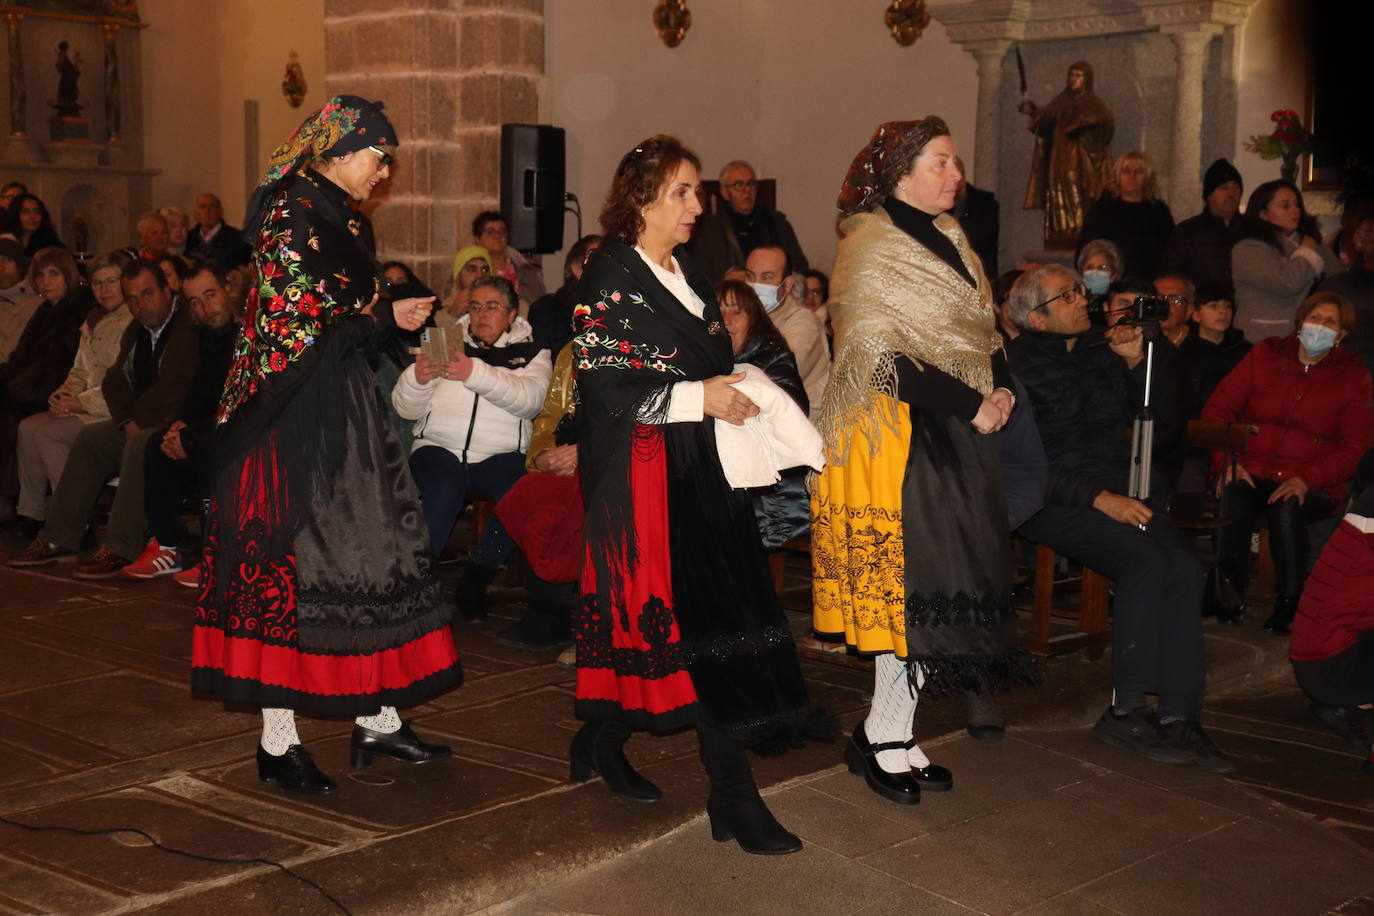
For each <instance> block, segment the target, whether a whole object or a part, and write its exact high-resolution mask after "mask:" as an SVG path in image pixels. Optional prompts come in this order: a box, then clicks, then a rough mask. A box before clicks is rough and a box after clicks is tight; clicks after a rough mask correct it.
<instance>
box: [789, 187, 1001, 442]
mask: <svg viewBox="0 0 1374 916" xmlns="http://www.w3.org/2000/svg"><path fill="white" fill-rule="evenodd" d="M935 227H936V228H937V229H939V230H940V231H941V232H943V233H944V234H945V235H946V236H948V237H949V238H950V240H951V241H953V242H954V245H955V248H957V249H958V251H959V256H960V257H961V258H962V259H963V261H964V264H965V266H967V267H968V269H969V273H971V274H972V275H973V277H974V279H975V280H977V281H978V288H977V289H974V288H973V287H971V286H969V284H968V281H967V280H965V279H964V278H963V277H961V276H960V275H959V274H958V272H957V271H955V270H954V268H952V267H950V266H949V265H948V264H946V263H945V262H944V261H942V260H941V259H940V258H939V257H937V256H936V255H935V254H934V253H933V252H931V251H930V250H929V249H928V248H926V247H925V246H924V245H922V244H920V243H919V242H917V241H916V240H915V239H913V238H912V237H911V236H910V235H908V234H907V233H906V232H904V231H903V230H901V229H900V228H898V227H897V226H895V225H894V224H893V222H892V218H891V217H889V216H888V215H887V212H886V211H885V210H883V209H882V208H878V209H877V210H874V211H873V212H869V213H856V214H855V215H853V216H851V217H849V218H848V219H846V220H844V221H843V222H842V223H841V224H840V231H841V232H842V233H843V234H844V238H842V239H841V240H840V244H839V249H838V251H837V252H836V256H835V268H834V271H833V273H832V278H831V281H830V301H829V302H828V303H827V305H826V307H827V308H828V309H829V310H830V319H831V322H832V325H833V327H834V329H835V363H834V366H833V367H832V368H831V374H830V382H829V384H828V385H827V386H826V389H825V397H824V398H823V400H822V401H821V411H820V416H819V418H818V419H817V422H816V426H817V428H818V429H819V430H820V433H821V435H822V436H823V437H824V438H825V441H826V444H827V449H828V451H829V452H830V454H828V455H827V460H828V461H829V462H830V463H831V464H836V465H839V464H843V463H844V462H845V460H846V459H847V458H848V449H849V445H848V443H849V442H851V441H853V438H854V437H853V436H852V435H849V434H848V431H850V430H853V429H854V428H855V427H859V428H860V429H861V430H862V432H864V433H865V434H866V435H867V437H868V441H869V443H871V444H872V443H877V442H879V441H880V440H881V438H882V437H881V436H880V435H879V433H880V429H879V424H886V425H887V426H888V427H890V428H892V429H895V428H896V417H895V416H894V415H893V411H894V410H896V409H898V408H897V407H896V405H897V403H898V402H897V401H896V395H897V373H896V368H895V360H896V358H897V357H899V356H908V357H911V358H912V359H917V360H920V361H921V362H924V363H929V364H930V365H932V366H935V367H936V368H938V369H940V370H941V371H943V372H946V373H948V374H949V375H952V376H954V377H955V378H957V379H959V380H960V381H961V382H963V383H964V384H966V385H968V386H969V387H971V388H974V389H977V390H978V391H981V392H983V393H984V394H988V393H989V392H991V391H992V359H991V354H992V353H994V352H996V351H997V350H998V349H999V348H1001V346H1002V338H1001V337H1000V336H999V335H998V333H997V323H996V313H995V312H994V310H993V306H992V290H991V286H990V284H989V283H988V279H987V277H986V276H985V275H984V274H983V265H982V263H981V262H980V261H979V260H978V258H977V256H976V255H974V253H973V251H972V250H971V249H970V248H969V244H968V240H967V239H966V238H965V237H964V232H963V230H962V229H961V228H960V227H959V223H958V222H957V221H956V220H955V219H954V217H952V216H950V215H949V214H947V213H946V214H942V215H940V216H938V217H936V218H935ZM873 392H878V393H880V394H886V395H890V396H891V397H892V400H890V401H885V400H883V399H875V398H873V397H872V393H873ZM875 403H878V404H886V405H887V406H885V407H882V408H880V409H877V410H875V409H873V407H874V404H875Z"/></svg>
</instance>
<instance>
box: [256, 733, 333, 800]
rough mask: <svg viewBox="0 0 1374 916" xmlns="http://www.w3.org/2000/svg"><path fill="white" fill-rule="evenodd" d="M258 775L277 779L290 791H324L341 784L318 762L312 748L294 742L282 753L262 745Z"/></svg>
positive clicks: (271, 779)
mask: <svg viewBox="0 0 1374 916" xmlns="http://www.w3.org/2000/svg"><path fill="white" fill-rule="evenodd" d="M258 779H260V780H262V781H263V782H275V783H276V784H277V785H279V786H281V787H282V788H283V789H285V790H286V791H288V792H302V793H306V794H310V795H324V794H327V793H329V792H333V791H334V790H335V789H337V788H338V787H339V786H338V784H337V783H335V782H334V780H332V779H330V778H329V777H328V776H326V775H324V773H322V772H320V768H319V767H317V766H315V761H314V760H313V759H312V758H311V756H310V752H309V751H307V750H306V749H305V748H304V747H302V746H301V745H299V744H293V745H291V746H290V747H289V748H287V749H286V753H285V754H282V755H281V756H280V757H279V756H277V755H276V754H269V753H267V751H266V750H264V749H263V747H262V745H261V744H259V745H258Z"/></svg>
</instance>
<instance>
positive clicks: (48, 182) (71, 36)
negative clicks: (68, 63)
mask: <svg viewBox="0 0 1374 916" xmlns="http://www.w3.org/2000/svg"><path fill="white" fill-rule="evenodd" d="M0 17H2V18H3V19H4V23H5V30H6V43H5V55H6V56H5V62H4V67H5V72H6V73H7V75H8V79H7V80H6V81H5V82H4V83H3V84H2V85H0V91H2V92H3V94H4V104H3V106H0V112H7V113H8V119H7V121H6V122H5V124H6V130H5V139H4V142H3V144H2V145H0V181H8V180H16V181H21V182H23V183H24V184H25V185H26V186H27V187H28V188H29V190H30V191H32V192H33V193H34V194H37V195H38V196H39V197H40V198H42V199H43V201H44V203H46V204H47V206H48V211H49V212H50V213H51V215H52V218H53V223H54V224H55V225H56V227H57V231H58V234H59V235H60V236H61V237H62V239H63V241H65V242H66V243H67V245H68V246H69V247H71V248H72V249H73V251H74V252H75V253H77V254H78V255H83V254H86V255H96V254H100V253H102V252H104V251H107V250H109V249H111V248H115V247H118V246H120V245H126V244H128V243H129V241H130V240H131V239H132V238H133V237H134V224H135V223H136V221H137V219H138V216H139V215H140V214H141V213H143V212H144V211H145V210H147V209H148V207H149V206H150V201H151V192H152V179H153V176H154V175H155V174H157V173H156V172H155V171H151V170H148V169H145V168H144V167H143V162H144V149H143V117H142V116H143V111H142V93H141V91H140V86H141V79H142V61H141V58H140V48H139V37H140V32H141V30H142V29H143V28H144V27H145V26H146V23H144V22H141V21H140V20H139V16H138V10H137V0H31V2H28V3H8V4H0ZM62 42H66V43H67V45H68V49H67V50H68V53H69V55H70V59H71V60H76V59H77V58H78V57H79V58H80V61H81V64H80V70H81V74H80V76H79V78H78V80H77V91H78V93H79V100H80V106H81V108H80V111H79V113H78V115H77V116H76V117H74V118H65V119H61V118H57V117H56V116H57V115H58V114H59V112H58V110H57V108H56V106H55V104H54V103H55V102H56V100H57V97H58V79H59V76H58V71H57V68H56V66H55V63H56V60H57V48H58V45H59V44H60V43H62ZM59 122H60V123H59Z"/></svg>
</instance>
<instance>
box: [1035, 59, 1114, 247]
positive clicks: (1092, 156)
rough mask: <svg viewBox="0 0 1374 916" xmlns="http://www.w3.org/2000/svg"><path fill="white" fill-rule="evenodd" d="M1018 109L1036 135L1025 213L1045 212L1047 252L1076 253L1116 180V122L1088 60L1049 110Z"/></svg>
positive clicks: (1074, 72) (1072, 67)
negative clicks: (1092, 212)
mask: <svg viewBox="0 0 1374 916" xmlns="http://www.w3.org/2000/svg"><path fill="white" fill-rule="evenodd" d="M1023 91H1024V85H1023ZM1016 110H1017V111H1019V112H1021V113H1022V114H1025V115H1029V116H1030V129H1031V132H1033V133H1034V134H1035V154H1034V156H1033V158H1032V159H1031V170H1030V178H1029V180H1028V181H1027V182H1026V202H1025V208H1026V209H1027V210H1038V209H1041V208H1044V211H1045V247H1046V248H1052V249H1053V248H1073V247H1074V246H1075V244H1076V243H1077V241H1078V232H1079V230H1080V229H1082V228H1083V217H1084V215H1085V214H1086V213H1087V212H1088V208H1089V207H1091V206H1092V204H1093V201H1095V200H1097V197H1098V195H1099V194H1101V193H1102V189H1103V188H1104V187H1106V185H1107V182H1108V181H1109V180H1110V178H1111V174H1112V148H1111V143H1112V134H1113V133H1114V132H1115V130H1116V118H1115V117H1114V116H1113V115H1112V110H1111V109H1110V108H1108V107H1107V103H1106V102H1104V101H1102V99H1101V98H1099V97H1098V96H1097V95H1096V93H1094V92H1093V68H1092V65H1091V64H1088V63H1087V62H1085V61H1078V62H1077V63H1074V64H1071V65H1070V66H1069V75H1068V80H1067V85H1065V87H1064V91H1063V92H1061V93H1059V94H1058V95H1057V96H1055V97H1054V99H1053V100H1052V101H1051V102H1050V103H1049V104H1048V105H1046V106H1045V107H1044V108H1041V107H1040V106H1038V105H1036V104H1035V103H1034V102H1032V101H1030V100H1029V99H1023V100H1022V101H1021V104H1020V105H1018V106H1017V108H1016Z"/></svg>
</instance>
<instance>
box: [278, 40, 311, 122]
mask: <svg viewBox="0 0 1374 916" xmlns="http://www.w3.org/2000/svg"><path fill="white" fill-rule="evenodd" d="M308 91H309V87H308V86H307V85H306V82H305V71H304V70H302V69H301V62H300V59H299V58H297V56H296V52H295V51H292V52H291V57H290V59H288V60H287V62H286V76H285V77H284V78H283V79H282V81H281V94H282V95H284V96H286V102H287V104H288V105H290V106H291V107H292V108H300V107H301V102H302V101H304V100H305V94H306V92H308Z"/></svg>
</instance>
